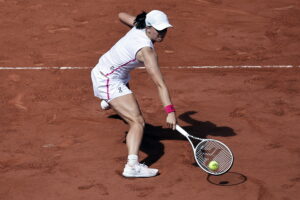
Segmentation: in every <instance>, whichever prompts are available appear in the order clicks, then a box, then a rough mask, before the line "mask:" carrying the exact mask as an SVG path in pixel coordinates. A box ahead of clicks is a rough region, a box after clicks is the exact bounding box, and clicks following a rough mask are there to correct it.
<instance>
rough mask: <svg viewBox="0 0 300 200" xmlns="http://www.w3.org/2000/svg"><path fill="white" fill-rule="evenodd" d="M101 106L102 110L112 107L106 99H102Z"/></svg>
mask: <svg viewBox="0 0 300 200" xmlns="http://www.w3.org/2000/svg"><path fill="white" fill-rule="evenodd" d="M100 107H101V109H102V110H109V109H110V105H109V103H107V102H106V101H105V100H102V101H101V103H100Z"/></svg>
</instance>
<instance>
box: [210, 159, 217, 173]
mask: <svg viewBox="0 0 300 200" xmlns="http://www.w3.org/2000/svg"><path fill="white" fill-rule="evenodd" d="M208 168H209V169H211V170H213V171H216V170H217V169H218V168H219V163H218V162H217V161H215V160H213V161H210V162H209V164H208Z"/></svg>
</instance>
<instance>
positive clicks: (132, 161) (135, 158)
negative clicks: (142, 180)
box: [127, 154, 138, 166]
mask: <svg viewBox="0 0 300 200" xmlns="http://www.w3.org/2000/svg"><path fill="white" fill-rule="evenodd" d="M137 163H138V156H137V155H134V154H131V155H128V160H127V164H129V165H131V166H133V165H135V164H137Z"/></svg>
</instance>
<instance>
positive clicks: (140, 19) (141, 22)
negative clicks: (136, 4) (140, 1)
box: [134, 11, 147, 29]
mask: <svg viewBox="0 0 300 200" xmlns="http://www.w3.org/2000/svg"><path fill="white" fill-rule="evenodd" d="M146 15H147V13H146V12H145V11H143V12H142V13H140V14H138V15H137V16H136V18H135V20H134V25H135V27H136V28H137V29H144V28H146Z"/></svg>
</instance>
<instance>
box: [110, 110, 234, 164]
mask: <svg viewBox="0 0 300 200" xmlns="http://www.w3.org/2000/svg"><path fill="white" fill-rule="evenodd" d="M195 113H197V112H196V111H188V112H185V113H183V114H181V115H179V116H178V119H180V120H182V121H184V122H186V123H189V124H190V126H183V128H184V129H185V130H186V131H187V132H189V133H190V134H191V135H194V136H196V137H199V138H207V136H209V135H211V136H222V137H229V136H234V135H236V134H235V132H234V130H233V129H232V128H230V127H224V126H222V127H219V126H217V125H215V124H214V123H212V122H209V121H206V122H202V121H198V120H195V119H193V118H192V117H191V115H193V114H195ZM109 118H114V119H119V120H122V121H123V122H124V123H126V122H125V121H124V120H123V119H122V118H121V117H119V116H118V115H111V116H109ZM126 134H127V132H126V133H125V136H126ZM161 140H186V138H185V137H184V136H182V135H181V134H180V133H178V132H177V131H173V130H171V129H169V128H163V127H162V126H153V125H151V124H148V123H146V124H145V129H144V136H143V141H142V144H141V147H140V150H141V151H142V152H144V153H145V154H147V157H146V158H145V159H144V160H142V161H141V163H145V164H146V165H148V166H151V165H152V164H153V163H155V162H156V161H158V160H159V159H160V158H161V157H162V156H163V155H164V145H163V144H162V143H161V142H160V141H161ZM124 143H125V137H124Z"/></svg>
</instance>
